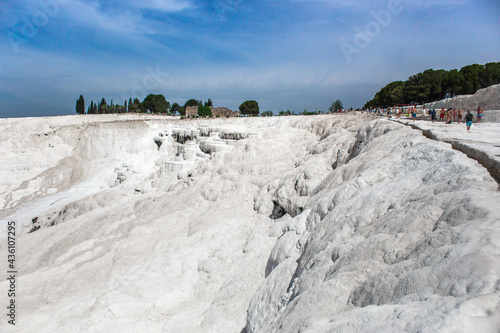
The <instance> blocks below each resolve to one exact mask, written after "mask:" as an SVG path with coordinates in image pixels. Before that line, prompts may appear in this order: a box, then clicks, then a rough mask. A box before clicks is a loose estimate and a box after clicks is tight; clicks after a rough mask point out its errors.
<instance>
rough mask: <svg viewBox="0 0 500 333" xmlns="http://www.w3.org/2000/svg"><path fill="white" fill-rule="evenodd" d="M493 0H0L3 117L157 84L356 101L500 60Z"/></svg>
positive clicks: (200, 94)
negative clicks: (419, 77) (393, 85)
mask: <svg viewBox="0 0 500 333" xmlns="http://www.w3.org/2000/svg"><path fill="white" fill-rule="evenodd" d="M499 17H500V4H499V3H498V1H497V0H471V1H467V0H427V1H424V0H385V1H383V0H373V1H348V0H339V1H333V0H323V1H309V0H268V1H260V0H256V1H247V0H221V1H194V0H166V1H160V0H139V1H138V0H122V1H96V0H15V1H12V0H0V46H1V47H0V100H1V101H2V102H1V103H0V117H18V116H44V115H60V114H74V113H75V103H76V100H77V99H78V97H79V96H80V94H83V96H84V98H85V102H86V106H88V104H90V101H91V100H94V101H98V100H100V99H101V98H102V97H105V98H106V100H107V101H110V100H111V99H112V100H113V102H114V103H115V104H123V101H124V99H125V98H126V99H127V100H128V97H132V98H134V97H138V98H139V99H141V100H142V99H143V98H144V97H145V96H146V95H147V94H150V93H155V94H158V93H161V94H163V95H165V97H166V98H167V100H168V101H170V102H171V103H173V102H178V103H179V104H184V102H185V101H186V100H188V99H190V98H197V99H203V100H206V99H208V98H211V99H212V100H213V102H214V105H215V106H226V107H229V108H232V109H237V108H238V106H239V105H240V104H241V103H242V102H243V101H245V100H248V99H255V100H257V101H258V102H259V105H260V108H261V111H264V110H272V111H274V112H275V113H276V112H277V111H280V110H284V109H290V110H294V111H296V112H301V111H303V110H304V109H308V110H309V111H313V110H324V111H325V110H327V109H328V106H329V105H330V104H331V103H332V102H333V101H334V100H335V99H337V98H340V99H341V100H342V101H343V102H344V106H346V107H350V106H352V107H355V108H356V107H361V106H363V105H364V103H365V102H366V101H367V100H369V99H371V98H372V97H373V95H374V94H375V93H376V92H377V91H378V90H379V89H380V88H382V87H383V86H384V85H386V84H387V83H389V82H392V81H395V80H405V79H406V78H408V77H409V76H410V75H413V74H416V73H418V72H421V71H423V70H425V69H428V68H433V69H452V68H460V67H462V66H465V65H469V64H473V63H479V64H484V63H487V62H493V61H500V43H499V40H500V19H499Z"/></svg>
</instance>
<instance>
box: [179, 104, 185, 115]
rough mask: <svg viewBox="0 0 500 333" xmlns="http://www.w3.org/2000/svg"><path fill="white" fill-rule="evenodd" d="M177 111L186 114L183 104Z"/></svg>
mask: <svg viewBox="0 0 500 333" xmlns="http://www.w3.org/2000/svg"><path fill="white" fill-rule="evenodd" d="M177 111H178V112H179V114H180V115H181V116H185V115H186V109H184V107H183V106H179V109H177Z"/></svg>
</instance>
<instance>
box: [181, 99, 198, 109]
mask: <svg viewBox="0 0 500 333" xmlns="http://www.w3.org/2000/svg"><path fill="white" fill-rule="evenodd" d="M188 106H198V101H197V100H196V99H194V98H191V99H190V100H188V101H187V102H186V103H185V104H184V109H185V108H187V107H188Z"/></svg>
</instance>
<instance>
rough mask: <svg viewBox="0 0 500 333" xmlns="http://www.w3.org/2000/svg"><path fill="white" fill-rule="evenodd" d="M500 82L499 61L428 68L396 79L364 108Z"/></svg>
mask: <svg viewBox="0 0 500 333" xmlns="http://www.w3.org/2000/svg"><path fill="white" fill-rule="evenodd" d="M498 83H500V62H490V63H487V64H485V65H478V64H473V65H469V66H465V67H462V68H461V69H460V70H458V69H452V70H449V71H446V70H443V69H439V70H433V69H428V70H426V71H424V72H422V73H418V74H416V75H413V76H410V77H409V78H408V79H407V80H406V81H394V82H391V83H389V84H388V85H386V86H385V87H383V88H382V89H381V90H380V91H379V92H377V93H376V94H375V96H374V98H373V99H372V100H370V101H368V102H367V103H366V104H365V106H364V108H365V109H368V108H377V107H390V106H394V105H397V104H414V103H418V104H423V103H429V102H434V101H438V100H441V99H443V98H448V97H454V96H457V95H466V94H474V93H476V91H478V90H479V89H482V88H486V87H489V86H491V85H494V84H498Z"/></svg>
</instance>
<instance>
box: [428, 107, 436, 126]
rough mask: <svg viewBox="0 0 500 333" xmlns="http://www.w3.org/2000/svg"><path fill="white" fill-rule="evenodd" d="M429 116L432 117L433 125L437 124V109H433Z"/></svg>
mask: <svg viewBox="0 0 500 333" xmlns="http://www.w3.org/2000/svg"><path fill="white" fill-rule="evenodd" d="M429 114H430V115H431V120H432V122H433V123H435V122H436V109H432V110H431V111H430V112H429Z"/></svg>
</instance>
